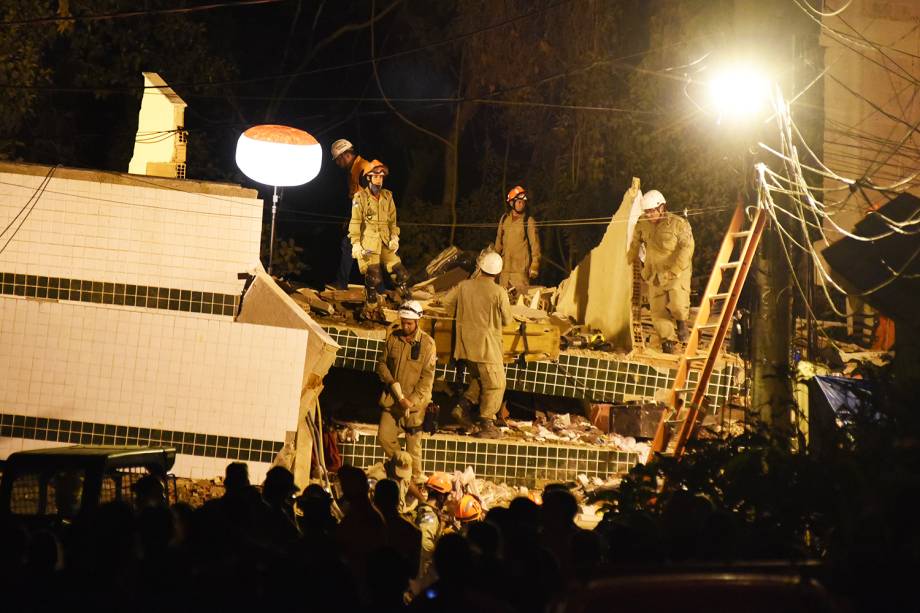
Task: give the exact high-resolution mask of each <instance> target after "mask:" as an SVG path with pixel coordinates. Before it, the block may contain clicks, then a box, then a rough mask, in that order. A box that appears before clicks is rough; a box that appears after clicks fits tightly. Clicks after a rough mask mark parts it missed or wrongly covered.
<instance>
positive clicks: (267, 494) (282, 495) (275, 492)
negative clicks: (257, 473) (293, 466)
mask: <svg viewBox="0 0 920 613" xmlns="http://www.w3.org/2000/svg"><path fill="white" fill-rule="evenodd" d="M299 489H300V488H299V487H297V486H296V485H294V475H293V474H291V471H289V470H288V469H286V468H285V467H283V466H274V467H272V468H270V469H269V471H268V472H267V473H266V474H265V481H264V482H263V483H262V498H264V499H265V501H266V502H268V503H269V504H278V503H281V502H284V501H287V500H291V497H292V496H293V495H294V493H295V492H297V490H299Z"/></svg>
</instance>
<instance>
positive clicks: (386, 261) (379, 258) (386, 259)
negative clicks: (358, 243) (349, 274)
mask: <svg viewBox="0 0 920 613" xmlns="http://www.w3.org/2000/svg"><path fill="white" fill-rule="evenodd" d="M401 263H402V260H401V259H400V258H399V256H398V255H396V253H394V252H393V251H390V250H389V249H387V248H386V247H384V248H383V249H381V250H380V253H369V254H367V255H362V256H361V257H360V258H358V270H360V271H361V274H362V275H364V274H367V269H368V268H369V267H370V266H380V265H381V264H383V266H384V268H385V269H386V271H387V272H393V267H394V266H396V265H397V264H401Z"/></svg>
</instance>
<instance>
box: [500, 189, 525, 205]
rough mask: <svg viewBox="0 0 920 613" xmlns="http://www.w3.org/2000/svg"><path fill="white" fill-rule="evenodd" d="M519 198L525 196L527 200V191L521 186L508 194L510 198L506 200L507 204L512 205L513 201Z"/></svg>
mask: <svg viewBox="0 0 920 613" xmlns="http://www.w3.org/2000/svg"><path fill="white" fill-rule="evenodd" d="M518 196H524V198H525V199H526V197H527V190H525V189H524V188H523V187H521V186H520V185H515V186H514V187H512V188H511V191H510V192H508V196H507V197H506V198H505V202H508V203H510V202H511V201H512V200H514V199H515V198H517V197H518Z"/></svg>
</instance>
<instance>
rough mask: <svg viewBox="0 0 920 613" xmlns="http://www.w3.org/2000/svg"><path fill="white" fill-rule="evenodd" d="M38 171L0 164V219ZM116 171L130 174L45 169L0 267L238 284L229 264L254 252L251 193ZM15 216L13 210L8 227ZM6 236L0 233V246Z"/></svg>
mask: <svg viewBox="0 0 920 613" xmlns="http://www.w3.org/2000/svg"><path fill="white" fill-rule="evenodd" d="M73 172H74V171H70V174H69V175H68V176H70V175H73ZM91 175H92V173H87V176H88V177H89V176H91ZM121 176H122V177H125V175H121ZM43 178H44V177H43V176H34V175H29V174H18V173H10V172H0V228H3V227H5V226H6V225H7V224H8V223H9V222H10V221H14V218H16V215H17V213H19V212H20V211H21V210H22V208H23V206H26V205H27V203H29V199H30V198H31V197H32V196H33V194H35V193H36V190H37V189H38V188H39V186H40V185H41V183H42V181H43ZM122 180H123V181H129V182H130V184H118V183H107V182H99V181H92V180H78V179H72V178H52V179H51V181H50V182H49V184H48V185H47V187H46V189H45V190H44V192H43V193H42V195H41V197H40V198H39V199H38V201H37V203H35V206H34V209H32V211H31V213H30V214H29V216H28V218H27V219H26V221H25V222H24V223H23V225H22V227H21V228H20V229H19V231H18V232H17V233H16V234H15V237H14V238H13V240H12V241H11V242H10V244H9V245H8V246H7V247H6V249H5V250H3V251H2V252H0V270H2V271H4V272H14V273H22V274H35V275H44V276H56V277H69V278H78V279H90V280H97V281H107V282H112V283H128V284H135V285H153V286H159V287H171V288H179V289H190V290H197V291H202V292H221V293H237V292H239V291H240V289H241V288H242V282H241V281H239V280H238V279H237V273H239V272H245V271H247V270H249V269H251V268H252V266H253V265H254V264H255V263H256V262H257V261H258V258H259V244H260V235H261V230H262V201H261V200H259V199H257V198H247V197H240V196H218V195H213V194H206V193H189V192H186V191H181V190H179V189H166V188H163V187H162V186H160V187H154V185H155V181H153V180H151V179H149V178H147V177H136V178H135V177H128V178H126V179H122ZM240 191H242V190H240ZM29 207H31V204H30V205H28V207H26V210H28V209H29ZM20 219H21V218H20ZM18 224H19V220H18V219H17V220H15V223H14V226H13V227H14V228H15V227H16V226H17V225H18ZM9 236H10V233H9V232H7V233H6V234H4V235H3V236H2V237H0V239H2V240H0V246H2V245H3V244H4V243H5V242H6V240H7V239H8V238H9Z"/></svg>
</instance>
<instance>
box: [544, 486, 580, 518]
mask: <svg viewBox="0 0 920 613" xmlns="http://www.w3.org/2000/svg"><path fill="white" fill-rule="evenodd" d="M577 514H578V501H576V500H575V496H573V495H572V493H571V492H569V491H567V490H551V491H549V492H546V493H545V494H543V523H544V525H547V526H567V525H572V524H573V522H574V521H575V516H576V515H577Z"/></svg>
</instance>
